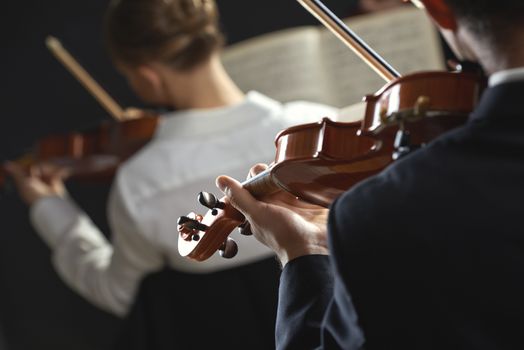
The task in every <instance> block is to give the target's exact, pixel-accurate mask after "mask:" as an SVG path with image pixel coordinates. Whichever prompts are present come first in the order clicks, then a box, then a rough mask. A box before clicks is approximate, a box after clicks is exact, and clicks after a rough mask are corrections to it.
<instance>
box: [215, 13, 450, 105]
mask: <svg viewBox="0 0 524 350" xmlns="http://www.w3.org/2000/svg"><path fill="white" fill-rule="evenodd" d="M346 22H347V23H349V26H350V28H351V29H352V30H354V31H355V32H356V33H357V34H359V35H361V36H362V38H363V39H364V40H365V41H366V42H368V44H369V45H370V46H371V47H373V48H374V49H375V50H376V51H377V52H379V54H381V55H382V56H383V57H384V58H385V59H386V60H387V61H389V62H390V63H391V64H392V65H393V67H395V68H396V69H397V70H399V71H400V72H401V73H402V74H405V73H409V72H413V71H418V70H432V69H442V68H443V66H444V63H443V55H442V51H441V47H440V42H439V39H438V36H437V33H436V29H435V28H434V26H433V25H432V23H431V22H430V21H429V19H428V18H427V16H426V15H425V14H424V13H423V12H422V11H420V10H418V9H416V8H413V7H407V6H406V7H401V8H398V9H396V10H393V11H388V12H381V13H376V14H371V15H364V16H359V17H353V18H350V19H348V20H346ZM223 60H224V64H225V66H226V69H227V70H228V72H229V73H230V74H231V76H232V77H233V79H234V80H235V81H236V82H237V83H238V85H239V86H240V88H241V89H243V90H244V91H248V90H258V91H260V92H262V93H264V94H266V95H268V96H271V97H273V98H275V99H277V100H280V101H283V102H286V101H292V100H309V101H314V102H321V103H325V104H329V105H333V106H337V107H343V106H347V105H350V104H354V103H356V102H358V101H360V100H361V99H362V97H363V96H364V95H365V94H369V93H372V92H375V91H376V90H378V89H379V88H380V87H381V86H383V85H384V84H385V81H384V80H382V79H381V78H379V77H378V76H377V75H376V74H375V73H374V72H373V71H372V70H371V69H370V68H369V67H368V66H367V65H366V64H365V63H363V62H362V61H361V60H360V59H359V58H357V57H356V56H355V55H354V54H353V52H352V51H351V50H350V49H348V48H347V47H346V46H345V45H344V44H343V43H342V42H340V41H339V40H338V39H337V38H336V37H335V36H333V34H331V33H330V32H329V31H328V30H327V29H325V28H324V27H322V26H318V27H315V26H306V27H299V28H295V29H291V30H285V31H280V32H275V33H271V34H266V35H264V36H262V37H259V38H255V39H250V40H248V41H245V42H243V43H239V44H236V45H234V46H231V47H229V48H227V49H226V50H225V51H224V53H223Z"/></svg>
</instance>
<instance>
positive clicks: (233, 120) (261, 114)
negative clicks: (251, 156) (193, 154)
mask: <svg viewBox="0 0 524 350" xmlns="http://www.w3.org/2000/svg"><path fill="white" fill-rule="evenodd" d="M282 108H283V107H282V104H281V103H279V102H277V101H275V100H273V99H271V98H269V97H267V96H264V95H262V94H260V93H258V92H255V91H250V92H249V93H247V94H246V98H245V99H244V101H242V102H240V103H238V104H236V105H233V106H227V107H220V108H210V109H191V110H186V111H175V112H171V113H166V114H164V115H163V116H162V119H161V121H160V124H159V126H158V128H157V131H156V134H155V139H172V138H174V137H177V138H187V137H192V138H193V137H195V136H198V137H201V136H205V135H210V134H216V133H220V132H233V131H234V130H235V128H238V127H239V126H242V125H245V124H251V123H255V122H257V121H260V119H261V118H267V117H269V116H272V115H275V114H276V113H278V112H279V111H281V110H282Z"/></svg>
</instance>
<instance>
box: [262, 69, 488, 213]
mask: <svg viewBox="0 0 524 350" xmlns="http://www.w3.org/2000/svg"><path fill="white" fill-rule="evenodd" d="M483 84H484V83H483V81H482V80H481V79H479V77H478V75H477V74H474V73H449V72H422V73H416V74H412V75H408V76H405V77H401V78H398V79H395V80H394V81H392V82H391V83H389V84H387V85H386V86H384V87H383V88H382V89H381V90H380V91H378V92H377V93H376V94H373V95H368V96H366V97H365V98H364V99H365V101H366V103H367V104H366V112H365V116H364V118H363V121H362V123H359V122H354V123H337V122H333V121H330V120H329V119H324V120H322V121H321V122H319V123H316V124H306V125H300V126H296V127H292V128H289V129H287V130H284V131H282V132H281V133H280V134H279V135H278V136H277V139H276V146H277V152H276V158H275V165H274V166H273V167H272V169H273V171H272V173H273V178H274V180H275V181H276V183H277V184H278V185H279V187H280V188H282V189H283V190H285V191H288V192H290V193H292V194H294V195H295V196H297V197H299V198H301V199H303V200H305V201H307V202H310V203H313V204H318V205H321V206H324V207H328V206H329V205H330V204H331V203H332V202H333V201H334V200H335V199H336V198H337V197H338V196H339V195H340V194H342V193H343V192H345V191H347V190H348V189H349V188H351V187H352V186H353V185H354V184H356V183H358V182H360V181H362V180H364V179H366V178H367V177H369V176H371V175H374V174H376V173H378V172H379V171H381V170H383V169H384V168H385V167H386V166H387V165H389V164H390V163H391V162H392V161H393V157H392V155H393V153H394V152H395V142H394V140H395V137H396V135H397V132H398V131H399V128H401V127H402V128H405V129H406V130H409V131H410V134H411V143H412V144H413V145H418V146H421V145H424V144H426V143H428V142H430V141H431V140H433V139H434V138H436V137H438V136H439V135H441V134H442V133H444V132H446V131H448V130H450V129H452V128H455V127H457V126H460V125H462V124H463V123H464V122H465V121H466V119H467V117H468V115H469V113H471V111H472V110H473V108H474V106H475V105H476V104H477V102H478V99H479V96H480V93H481V91H482V90H483Z"/></svg>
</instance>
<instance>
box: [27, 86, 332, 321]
mask: <svg viewBox="0 0 524 350" xmlns="http://www.w3.org/2000/svg"><path fill="white" fill-rule="evenodd" d="M336 112H337V111H336V110H335V109H333V108H330V107H326V106H322V105H318V104H313V103H307V102H293V103H288V104H285V105H283V104H281V103H278V102H276V101H274V100H271V99H269V98H268V97H265V96H263V95H261V94H259V93H256V92H250V93H248V94H247V96H246V99H245V100H244V102H242V103H240V104H238V105H235V106H231V107H225V108H217V109H208V110H190V111H183V112H174V113H171V114H169V115H166V118H163V120H162V122H161V124H160V126H159V127H158V130H157V132H156V135H155V137H154V138H153V140H152V141H151V142H150V143H149V144H148V145H147V146H145V147H144V148H143V149H142V150H141V151H140V152H139V153H137V154H136V155H134V156H133V157H132V158H131V159H130V160H128V161H127V162H126V163H125V164H124V165H123V166H122V167H120V169H119V171H118V173H117V175H116V178H115V181H114V184H113V188H112V191H111V196H110V200H109V206H108V217H109V223H110V227H111V231H112V243H110V242H108V241H107V240H106V239H105V238H104V236H103V235H102V233H101V232H100V231H99V229H98V228H97V227H96V226H95V225H94V224H93V222H92V221H91V220H90V219H89V218H88V217H87V215H86V214H85V213H84V212H83V211H82V210H81V209H80V208H78V207H77V206H76V205H75V204H74V203H73V201H72V200H70V199H67V198H66V199H64V198H58V197H48V198H43V199H41V200H39V201H37V202H36V203H35V204H34V205H33V206H32V208H31V220H32V223H33V226H34V227H35V229H36V231H37V232H38V233H39V234H40V235H41V236H42V238H43V239H44V240H45V241H46V242H47V244H48V245H49V246H50V248H51V250H52V255H53V263H54V266H55V268H56V270H57V271H58V273H59V274H60V276H61V277H62V278H63V279H64V280H65V281H66V283H68V284H69V285H70V286H71V287H72V288H73V289H75V290H76V291H77V292H78V293H80V294H81V295H83V296H84V297H85V298H86V299H88V300H90V301H91V302H92V303H94V304H95V305H98V306H99V307H101V308H103V309H105V310H107V311H110V312H112V313H115V314H117V315H124V314H125V313H126V312H127V310H128V308H129V306H130V304H131V303H132V301H133V298H134V295H135V292H136V289H137V287H138V284H139V283H140V280H141V278H142V277H144V275H145V274H147V273H149V272H152V271H154V270H158V269H160V268H161V267H162V266H163V264H164V262H166V261H167V262H168V263H169V265H170V266H171V267H172V268H173V269H176V270H179V271H183V272H189V273H207V272H213V271H219V270H224V269H228V268H232V267H234V266H239V265H245V264H248V263H251V262H254V261H257V260H260V259H263V258H266V257H268V256H271V254H272V253H271V251H270V250H269V249H267V248H266V247H264V246H263V245H262V244H260V243H259V242H258V241H257V240H256V239H254V238H252V237H245V236H242V235H240V234H238V233H234V234H233V235H232V237H233V238H234V239H235V241H236V242H237V243H238V247H239V252H238V255H237V256H236V257H235V258H233V259H229V260H228V259H224V258H221V257H220V256H218V255H217V254H215V256H213V257H211V258H210V259H209V260H207V261H205V262H194V261H191V260H189V259H187V258H183V257H181V256H180V255H179V253H178V247H177V245H178V232H177V219H178V217H179V216H181V215H186V214H187V213H189V212H191V211H195V212H200V213H202V214H205V212H206V211H207V208H204V207H202V206H201V205H200V204H198V203H197V200H196V197H197V194H198V193H199V192H200V191H208V192H211V193H214V194H216V195H217V196H219V197H220V191H219V190H218V189H217V188H216V187H215V178H216V177H217V176H218V175H222V174H227V175H230V176H233V177H235V178H237V179H239V180H244V179H245V177H246V175H247V172H248V170H249V169H250V167H251V166H252V165H254V164H256V163H258V162H271V161H272V160H273V158H274V156H275V145H274V138H275V136H276V134H277V133H278V132H279V131H280V130H282V129H284V128H286V127H289V126H291V125H295V124H300V123H305V122H312V121H317V120H318V119H319V118H321V117H324V116H330V117H335V114H336Z"/></svg>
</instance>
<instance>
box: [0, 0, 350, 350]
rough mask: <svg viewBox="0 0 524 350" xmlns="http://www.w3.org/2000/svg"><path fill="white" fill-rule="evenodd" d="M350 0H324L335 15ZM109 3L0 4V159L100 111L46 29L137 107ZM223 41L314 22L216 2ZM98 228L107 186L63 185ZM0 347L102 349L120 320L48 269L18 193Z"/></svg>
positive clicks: (1, 303) (1, 251)
mask: <svg viewBox="0 0 524 350" xmlns="http://www.w3.org/2000/svg"><path fill="white" fill-rule="evenodd" d="M354 2H356V1H355V0H331V1H326V4H329V5H330V6H331V7H332V8H333V9H334V10H336V12H337V13H338V14H340V15H345V14H348V13H350V12H351V11H352V8H353V4H354ZM107 3H108V1H107V0H82V1H80V0H47V1H41V0H29V1H8V2H4V4H3V7H4V8H3V9H2V11H1V13H2V14H1V15H0V16H1V18H0V19H1V21H0V26H1V27H0V29H1V30H0V35H1V39H2V40H1V42H2V45H3V49H2V53H1V55H0V57H1V58H0V59H1V61H0V62H1V67H2V68H3V69H2V79H1V97H0V101H1V105H2V112H1V114H2V127H1V128H0V160H2V161H3V160H6V159H12V158H14V157H16V156H18V155H20V154H22V153H23V152H24V151H25V150H27V149H29V147H30V145H31V144H33V142H34V141H35V140H37V139H38V138H39V137H42V136H45V135H48V134H51V133H57V132H66V131H71V130H75V129H76V130H81V129H82V128H85V127H88V126H93V125H96V124H97V123H98V122H100V121H101V120H104V119H107V118H108V116H107V115H106V113H105V111H104V110H103V109H102V108H101V107H100V106H99V105H98V104H97V103H96V102H95V100H94V99H93V98H92V97H91V96H90V95H89V94H88V93H87V92H86V91H85V90H84V89H83V88H82V87H81V86H80V85H79V84H78V82H77V81H76V80H74V78H73V77H72V76H71V75H69V73H67V72H66V70H65V69H64V68H63V67H62V66H61V65H60V64H59V63H58V62H57V61H56V60H55V59H54V58H53V57H52V56H51V55H50V54H49V52H48V51H47V49H46V48H45V45H44V39H45V37H46V36H47V35H49V34H52V35H55V36H57V37H58V38H60V39H61V41H62V43H63V44H64V46H65V47H66V48H67V49H68V50H69V51H70V52H71V53H72V54H73V55H74V56H76V57H77V58H78V60H79V61H80V62H81V63H82V64H83V65H84V66H85V68H86V69H87V70H88V71H89V72H90V73H91V74H92V75H93V76H94V77H95V79H96V80H97V81H98V82H99V83H100V84H101V85H102V86H104V87H105V88H106V89H107V90H108V91H109V92H110V94H111V95H112V96H113V97H114V98H115V99H116V100H117V101H118V102H119V103H120V104H121V105H123V106H140V103H139V101H137V100H136V98H135V97H134V96H133V94H132V93H131V91H130V90H129V88H128V87H127V86H126V84H125V81H124V80H123V79H122V77H120V76H119V75H118V74H117V73H116V71H115V70H114V69H113V67H112V65H111V62H110V61H109V58H108V56H107V54H106V52H105V50H104V47H103V42H102V37H101V24H102V15H103V12H104V9H105V7H106V5H107ZM218 5H219V8H220V10H221V15H222V23H223V27H224V30H225V32H226V35H227V37H228V41H229V42H230V43H234V42H237V41H239V40H242V39H246V38H249V37H252V36H255V35H257V34H261V33H265V32H270V31H273V30H277V29H281V28H285V27H291V26H296V25H303V24H316V20H315V19H314V18H312V17H311V16H310V15H309V14H308V13H307V12H306V11H305V10H303V9H302V8H301V6H300V5H299V4H298V3H297V2H296V1H294V0H266V1H251V0H248V1H239V0H218ZM68 188H69V190H70V192H71V193H72V195H73V197H74V198H75V199H76V200H77V201H78V202H79V204H80V205H81V206H82V207H83V208H84V209H86V211H87V212H88V213H89V214H90V215H91V216H92V218H93V219H94V221H95V222H96V223H97V224H99V226H100V227H101V228H102V230H103V231H104V232H108V229H107V224H106V222H105V215H104V211H105V203H106V197H107V192H108V185H100V184H99V185H95V184H91V185H87V184H75V183H70V184H68ZM0 218H1V223H2V225H1V231H0V325H1V326H0V349H1V348H2V346H3V343H4V340H3V339H2V334H3V337H4V338H5V342H6V343H7V344H8V347H9V349H24V350H31V349H44V350H45V349H53V350H59V349H79V350H81V349H107V348H109V346H110V344H111V343H112V341H113V339H114V336H115V335H116V334H117V332H118V329H119V326H120V321H118V320H117V319H115V318H113V317H112V316H110V315H108V314H106V313H103V312H102V311H99V310H98V309H96V308H95V307H93V306H91V305H90V304H88V303H87V302H86V301H84V300H83V299H82V298H80V297H79V296H77V295H76V294H75V293H74V292H72V291H71V290H70V289H69V288H67V287H66V286H65V285H64V284H63V282H62V281H61V280H60V279H59V278H58V277H57V275H56V274H55V272H54V270H53V268H52V266H51V262H50V253H49V250H48V249H47V247H46V246H45V244H44V243H43V242H42V241H41V240H40V239H39V238H38V236H37V235H36V234H35V233H34V232H33V230H32V229H31V227H30V225H29V223H28V217H27V208H26V207H25V206H24V205H23V204H22V203H21V202H20V201H19V200H18V198H17V196H16V194H15V193H13V192H12V191H11V192H9V191H8V192H7V193H4V194H2V196H1V197H0Z"/></svg>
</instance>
